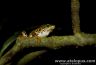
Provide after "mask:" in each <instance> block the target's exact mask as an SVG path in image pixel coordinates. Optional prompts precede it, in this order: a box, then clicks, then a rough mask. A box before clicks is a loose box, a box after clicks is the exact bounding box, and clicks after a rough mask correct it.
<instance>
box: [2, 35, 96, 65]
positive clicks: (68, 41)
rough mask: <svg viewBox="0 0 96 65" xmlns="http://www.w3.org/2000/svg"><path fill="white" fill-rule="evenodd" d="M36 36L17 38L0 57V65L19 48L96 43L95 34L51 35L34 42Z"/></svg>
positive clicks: (53, 47)
mask: <svg viewBox="0 0 96 65" xmlns="http://www.w3.org/2000/svg"><path fill="white" fill-rule="evenodd" d="M36 42H37V41H36V38H35V37H33V38H24V39H17V40H16V44H15V45H14V47H13V48H12V49H11V50H9V51H8V52H7V53H6V54H5V55H4V56H2V57H1V59H0V65H4V64H5V63H7V62H8V61H9V60H11V59H12V57H13V56H14V55H15V54H16V53H17V52H18V51H20V50H22V49H24V48H29V47H47V48H51V49H59V48H60V47H64V46H67V45H76V46H85V45H92V44H95V45H96V34H84V33H81V34H79V33H78V34H77V35H74V36H52V37H45V38H42V39H41V42H40V43H36Z"/></svg>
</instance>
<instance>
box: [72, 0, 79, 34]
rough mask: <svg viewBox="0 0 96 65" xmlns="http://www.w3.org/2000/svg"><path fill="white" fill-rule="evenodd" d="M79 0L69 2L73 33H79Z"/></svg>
mask: <svg viewBox="0 0 96 65" xmlns="http://www.w3.org/2000/svg"><path fill="white" fill-rule="evenodd" d="M79 8H80V3H79V0H71V17H72V28H73V33H74V34H76V33H80V19H79Z"/></svg>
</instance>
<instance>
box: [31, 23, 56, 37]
mask: <svg viewBox="0 0 96 65" xmlns="http://www.w3.org/2000/svg"><path fill="white" fill-rule="evenodd" d="M53 29H55V25H51V24H45V25H41V26H40V27H39V28H37V29H35V30H33V31H32V32H31V33H30V34H29V37H35V36H37V37H46V36H48V35H49V34H50V32H52V31H53Z"/></svg>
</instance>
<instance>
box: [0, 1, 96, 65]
mask: <svg viewBox="0 0 96 65" xmlns="http://www.w3.org/2000/svg"><path fill="white" fill-rule="evenodd" d="M17 3H18V4H17ZM17 3H16V2H13V3H11V4H9V3H7V2H6V3H5V2H4V4H2V9H1V11H2V12H1V22H0V26H1V28H0V47H1V46H2V44H3V42H4V41H5V40H7V39H8V37H10V36H11V35H13V34H14V32H16V31H22V30H26V29H29V30H31V28H32V27H34V26H38V25H42V24H46V23H48V24H54V25H56V29H55V30H54V31H53V32H52V35H56V36H64V35H72V34H73V32H72V27H71V26H72V23H71V8H70V6H71V5H70V0H64V1H32V2H30V3H29V2H28V3H27V2H26V3H24V1H23V2H20V3H19V2H17ZM95 6H96V5H95V3H94V1H93V0H91V1H90V0H87V1H85V0H80V25H81V31H83V32H85V33H90V34H94V33H96V32H95V28H96V24H95V21H96V18H95V16H96V13H95V12H96V10H95ZM95 50H96V48H95V46H85V47H79V48H78V49H77V48H75V47H74V46H70V47H65V48H61V49H59V50H56V51H54V50H51V51H49V52H48V53H45V54H44V55H43V56H41V57H42V58H37V59H35V60H34V61H32V62H33V63H35V64H40V63H41V64H42V63H44V62H45V64H46V63H49V64H50V63H54V60H56V59H61V60H62V59H95V58H96V53H95ZM32 62H30V63H29V64H31V63H32ZM37 62H38V63H37Z"/></svg>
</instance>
